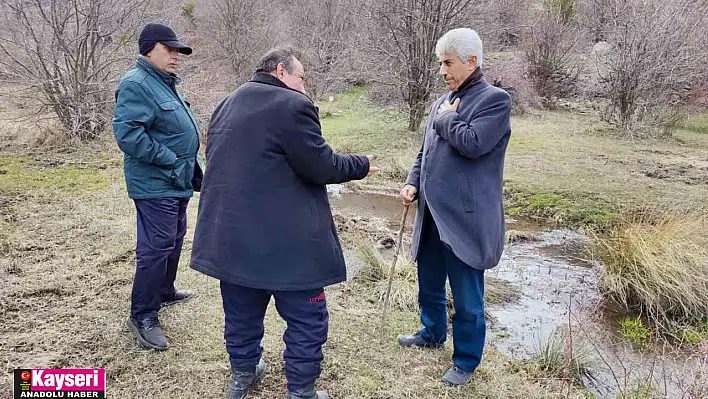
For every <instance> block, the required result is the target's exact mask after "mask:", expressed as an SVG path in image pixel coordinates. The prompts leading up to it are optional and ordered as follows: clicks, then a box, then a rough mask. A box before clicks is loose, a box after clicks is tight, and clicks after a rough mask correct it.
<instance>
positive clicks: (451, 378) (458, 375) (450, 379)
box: [442, 366, 474, 385]
mask: <svg viewBox="0 0 708 399" xmlns="http://www.w3.org/2000/svg"><path fill="white" fill-rule="evenodd" d="M472 374H474V372H467V371H465V370H462V369H461V368H459V367H457V366H452V367H450V368H449V369H447V371H446V372H445V375H443V376H442V380H443V382H445V383H447V384H448V385H462V384H466V383H467V382H468V381H469V380H470V378H472Z"/></svg>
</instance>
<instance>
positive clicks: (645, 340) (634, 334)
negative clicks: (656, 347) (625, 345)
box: [620, 317, 652, 346]
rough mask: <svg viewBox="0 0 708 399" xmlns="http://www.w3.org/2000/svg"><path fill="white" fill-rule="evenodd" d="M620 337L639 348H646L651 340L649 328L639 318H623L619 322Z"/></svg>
mask: <svg viewBox="0 0 708 399" xmlns="http://www.w3.org/2000/svg"><path fill="white" fill-rule="evenodd" d="M620 332H621V333H622V335H623V336H624V337H625V338H627V339H629V340H630V341H632V342H633V343H635V344H637V345H640V346H647V345H649V343H650V340H651V334H652V331H651V328H649V327H648V326H647V325H646V324H644V322H643V321H642V320H641V319H639V318H629V317H628V318H625V319H623V320H622V321H620Z"/></svg>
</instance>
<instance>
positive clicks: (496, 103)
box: [435, 92, 511, 159]
mask: <svg viewBox="0 0 708 399" xmlns="http://www.w3.org/2000/svg"><path fill="white" fill-rule="evenodd" d="M510 118H511V98H510V97H509V95H508V94H506V93H504V92H496V93H494V94H492V95H491V96H490V97H489V98H488V99H487V100H486V106H484V107H483V109H482V110H481V111H480V112H479V113H478V114H477V115H476V116H475V117H474V118H473V119H472V120H471V121H470V122H467V121H464V120H462V119H460V115H459V114H458V113H457V111H445V112H442V113H440V114H438V115H437V116H436V117H435V131H436V132H437V134H438V135H439V136H440V137H442V138H443V139H444V140H445V141H446V142H447V143H448V144H449V145H450V146H452V147H453V148H454V149H456V150H457V151H458V152H459V153H460V154H462V155H463V156H466V157H468V158H472V159H474V158H478V157H480V156H482V155H484V154H486V153H488V152H489V151H491V150H492V149H493V148H494V147H495V146H496V145H497V143H499V140H501V138H502V137H503V136H504V135H505V134H506V133H507V132H508V129H507V127H508V126H509V123H510V122H509V121H510Z"/></svg>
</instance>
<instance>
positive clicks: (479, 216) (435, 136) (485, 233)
mask: <svg viewBox="0 0 708 399" xmlns="http://www.w3.org/2000/svg"><path fill="white" fill-rule="evenodd" d="M446 98H448V95H445V96H442V97H440V98H439V99H438V100H437V101H435V103H434V104H433V106H432V108H431V109H430V117H429V120H428V123H427V125H426V127H425V137H424V140H423V146H422V148H421V151H420V153H419V154H418V158H417V159H416V162H415V164H414V165H413V167H412V168H411V171H410V173H409V174H408V180H407V184H411V185H413V186H415V187H416V188H417V189H418V212H417V214H416V221H415V227H414V231H413V243H412V248H411V254H412V256H413V258H414V259H416V258H417V255H418V249H419V246H420V237H421V232H422V230H423V219H424V218H423V216H424V210H425V209H426V207H427V208H428V209H429V210H430V213H431V215H432V217H433V219H434V220H435V224H436V225H437V227H438V230H439V231H440V239H441V240H442V241H443V242H444V243H445V244H447V245H448V246H449V247H450V248H451V249H452V251H453V252H454V253H455V255H456V256H457V257H458V258H460V260H462V261H463V262H464V263H466V264H467V265H469V266H471V267H473V268H475V269H480V270H484V269H489V268H492V267H494V266H496V265H497V264H498V263H499V259H500V258H501V255H502V251H503V249H504V204H503V202H502V201H503V198H502V197H503V174H504V173H503V172H504V156H505V153H506V147H507V144H508V143H509V138H510V136H511V98H510V97H509V94H508V93H506V92H505V91H504V90H502V89H499V88H497V87H494V86H491V85H489V84H488V83H487V82H485V81H484V80H482V81H480V82H479V83H477V84H475V85H473V86H472V87H471V88H469V89H468V90H467V91H466V92H465V93H464V94H461V97H460V104H459V107H458V109H457V111H447V112H442V113H438V108H439V107H440V104H442V102H443V101H444V100H445V99H446Z"/></svg>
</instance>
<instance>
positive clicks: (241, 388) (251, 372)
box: [226, 358, 266, 399]
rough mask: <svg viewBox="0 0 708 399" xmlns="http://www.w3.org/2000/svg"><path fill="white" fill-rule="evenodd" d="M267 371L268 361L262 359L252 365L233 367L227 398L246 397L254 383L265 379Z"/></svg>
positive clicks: (242, 398)
mask: <svg viewBox="0 0 708 399" xmlns="http://www.w3.org/2000/svg"><path fill="white" fill-rule="evenodd" d="M265 372H266V362H265V361H263V359H262V358H261V360H259V361H258V364H257V365H255V366H251V367H231V379H230V380H229V394H228V396H227V397H226V398H227V399H244V398H245V397H246V395H248V392H249V391H250V390H251V388H252V387H253V385H255V384H256V383H257V382H259V381H260V380H262V379H263V376H264V375H265Z"/></svg>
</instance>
